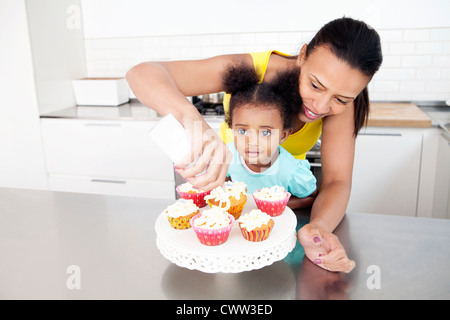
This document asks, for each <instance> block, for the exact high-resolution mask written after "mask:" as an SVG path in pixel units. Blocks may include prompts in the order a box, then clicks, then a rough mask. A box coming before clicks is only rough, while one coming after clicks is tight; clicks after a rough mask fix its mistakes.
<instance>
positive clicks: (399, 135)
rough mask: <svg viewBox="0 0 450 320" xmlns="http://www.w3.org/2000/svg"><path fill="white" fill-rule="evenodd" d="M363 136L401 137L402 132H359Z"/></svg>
mask: <svg viewBox="0 0 450 320" xmlns="http://www.w3.org/2000/svg"><path fill="white" fill-rule="evenodd" d="M358 135H361V136H386V137H401V136H402V134H401V133H358Z"/></svg>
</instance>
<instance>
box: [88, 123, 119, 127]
mask: <svg viewBox="0 0 450 320" xmlns="http://www.w3.org/2000/svg"><path fill="white" fill-rule="evenodd" d="M84 126H85V127H121V126H122V124H121V123H85V124H84Z"/></svg>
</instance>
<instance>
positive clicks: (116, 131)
mask: <svg viewBox="0 0 450 320" xmlns="http://www.w3.org/2000/svg"><path fill="white" fill-rule="evenodd" d="M154 125H156V122H155V121H120V120H117V121H111V120H82V119H50V118H43V119H41V128H42V136H43V141H44V149H45V158H46V163H47V170H48V173H49V185H50V189H51V190H55V191H73V192H87V193H100V194H115V195H126V196H145V197H155V198H166V199H175V178H174V170H173V163H172V162H171V160H170V159H169V158H168V157H167V156H166V155H165V154H163V153H162V152H161V150H160V149H159V147H158V146H157V145H156V144H155V143H154V142H153V141H152V140H151V138H150V137H149V136H148V134H147V133H148V132H149V131H150V129H151V128H152V127H153V126H154Z"/></svg>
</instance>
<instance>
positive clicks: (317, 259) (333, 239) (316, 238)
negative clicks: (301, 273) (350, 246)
mask: <svg viewBox="0 0 450 320" xmlns="http://www.w3.org/2000/svg"><path fill="white" fill-rule="evenodd" d="M298 240H299V241H300V244H301V245H302V246H303V248H304V249H305V255H306V257H307V258H308V259H309V260H311V261H312V262H313V263H314V264H316V265H318V266H320V267H322V268H324V269H326V270H329V271H335V272H345V273H348V272H350V271H352V269H353V268H354V267H355V262H354V261H353V260H350V259H349V258H348V257H347V254H346V252H345V249H344V247H343V246H342V244H341V243H340V242H339V240H338V238H337V236H335V235H334V234H333V233H331V232H328V231H325V230H321V229H318V228H316V227H315V226H313V225H311V224H306V225H305V226H303V227H302V228H301V229H300V230H299V232H298Z"/></svg>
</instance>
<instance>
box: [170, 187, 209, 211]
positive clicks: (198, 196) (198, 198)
mask: <svg viewBox="0 0 450 320" xmlns="http://www.w3.org/2000/svg"><path fill="white" fill-rule="evenodd" d="M177 192H178V194H179V195H180V197H181V198H183V199H186V200H189V199H191V200H193V201H194V204H195V205H196V206H197V207H199V208H202V207H204V206H206V205H207V203H206V200H205V196H207V195H208V194H210V193H211V191H204V192H196V193H191V192H183V191H180V189H179V188H178V187H177Z"/></svg>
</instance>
